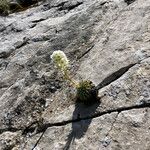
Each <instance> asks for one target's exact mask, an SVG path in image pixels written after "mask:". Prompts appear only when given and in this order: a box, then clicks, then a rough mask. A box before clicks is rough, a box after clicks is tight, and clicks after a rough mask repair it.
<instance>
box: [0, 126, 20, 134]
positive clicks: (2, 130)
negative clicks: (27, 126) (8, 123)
mask: <svg viewBox="0 0 150 150" xmlns="http://www.w3.org/2000/svg"><path fill="white" fill-rule="evenodd" d="M21 130H23V128H13V127H9V128H4V129H0V134H2V133H3V132H7V131H10V132H17V131H21Z"/></svg>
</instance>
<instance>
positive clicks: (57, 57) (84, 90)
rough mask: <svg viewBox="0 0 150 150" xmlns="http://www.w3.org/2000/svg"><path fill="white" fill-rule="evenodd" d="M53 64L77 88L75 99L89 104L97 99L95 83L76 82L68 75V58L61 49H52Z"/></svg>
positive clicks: (87, 81) (86, 81)
mask: <svg viewBox="0 0 150 150" xmlns="http://www.w3.org/2000/svg"><path fill="white" fill-rule="evenodd" d="M51 59H52V60H53V62H54V64H55V66H56V67H57V68H58V69H59V70H60V71H61V72H62V73H63V76H64V79H66V80H68V81H69V82H70V83H71V84H72V85H73V86H74V87H75V88H76V90H77V96H76V97H77V101H79V102H82V103H84V104H87V105H88V104H91V103H93V102H95V101H96V100H97V94H98V93H97V91H96V90H94V89H95V85H94V84H93V83H92V82H91V81H89V80H85V81H81V82H79V83H78V82H76V81H75V80H73V79H72V78H71V77H70V73H69V60H68V58H67V57H66V55H65V54H64V52H63V51H60V50H58V51H54V52H53V54H52V55H51Z"/></svg>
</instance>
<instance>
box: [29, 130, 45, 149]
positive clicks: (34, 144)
mask: <svg viewBox="0 0 150 150" xmlns="http://www.w3.org/2000/svg"><path fill="white" fill-rule="evenodd" d="M45 131H46V130H44V131H43V133H42V134H41V136H40V137H39V139H38V140H37V141H36V143H35V144H34V146H33V148H32V149H31V150H34V149H35V148H36V146H37V145H38V143H39V142H40V140H41V138H42V137H43V135H44V133H45Z"/></svg>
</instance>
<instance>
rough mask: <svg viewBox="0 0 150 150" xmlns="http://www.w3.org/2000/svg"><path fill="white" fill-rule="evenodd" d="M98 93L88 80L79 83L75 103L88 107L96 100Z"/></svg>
mask: <svg viewBox="0 0 150 150" xmlns="http://www.w3.org/2000/svg"><path fill="white" fill-rule="evenodd" d="M97 95H98V92H97V90H95V85H94V84H93V83H92V82H91V81H90V80H85V81H81V82H79V84H78V86H77V101H79V102H82V103H84V104H86V105H89V104H91V103H93V102H95V101H96V100H97Z"/></svg>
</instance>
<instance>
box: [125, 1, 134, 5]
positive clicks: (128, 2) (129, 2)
mask: <svg viewBox="0 0 150 150" xmlns="http://www.w3.org/2000/svg"><path fill="white" fill-rule="evenodd" d="M124 2H125V3H127V5H130V4H132V3H133V2H135V0H124Z"/></svg>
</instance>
